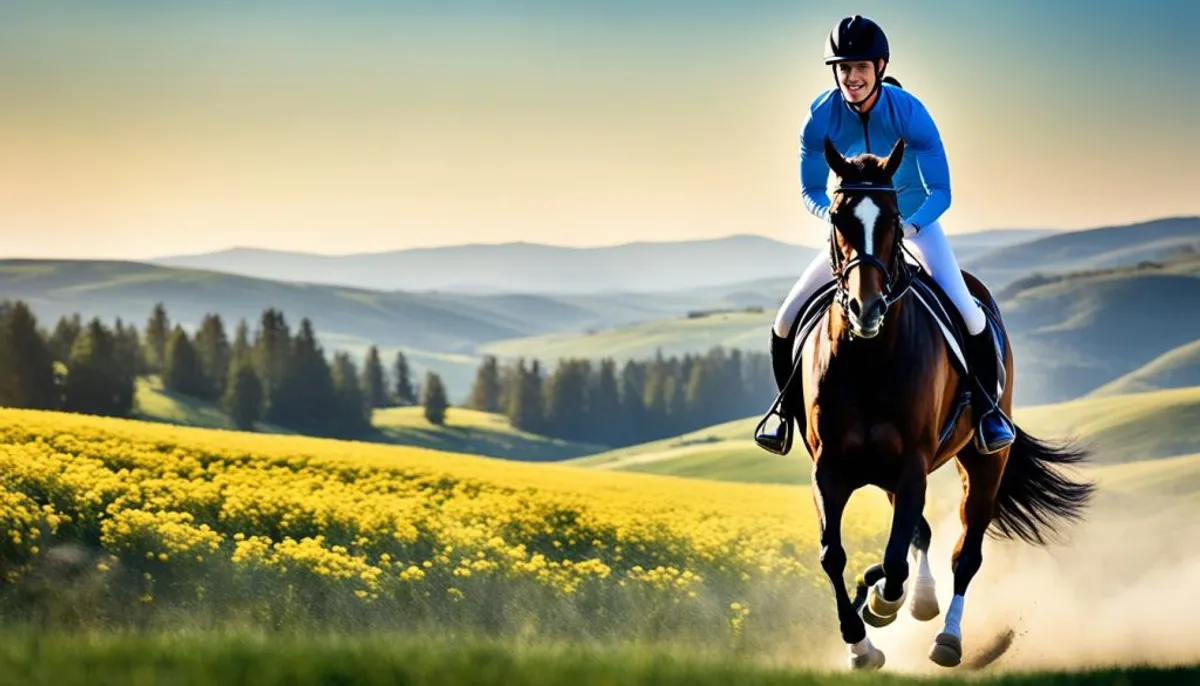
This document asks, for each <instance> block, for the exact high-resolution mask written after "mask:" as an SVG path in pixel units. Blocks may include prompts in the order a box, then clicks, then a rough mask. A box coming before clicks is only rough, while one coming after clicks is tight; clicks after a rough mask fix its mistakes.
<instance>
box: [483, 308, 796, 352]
mask: <svg viewBox="0 0 1200 686" xmlns="http://www.w3.org/2000/svg"><path fill="white" fill-rule="evenodd" d="M773 317H774V313H773V312H744V311H742V312H727V313H720V314H711V315H708V316H704V317H697V318H688V317H685V316H681V317H675V318H670V319H654V320H651V321H645V322H640V323H637V324H630V325H627V326H620V327H616V328H612V329H606V330H603V331H597V332H595V333H558V334H548V335H543V336H531V337H527V338H518V339H514V340H507V341H497V342H495V343H488V344H486V345H484V346H482V348H481V350H482V351H483V352H484V353H488V354H492V355H496V356H498V357H508V358H514V357H519V356H522V355H523V356H525V357H536V358H538V359H541V360H545V361H553V360H557V359H559V358H564V357H575V358H589V359H600V358H604V357H611V358H614V359H617V360H624V359H649V358H652V357H654V355H655V354H656V353H657V352H658V351H659V350H661V351H662V353H663V355H666V356H668V357H670V356H671V355H683V354H686V353H704V352H707V351H708V350H709V349H711V348H712V347H714V346H722V347H724V348H726V349H731V348H741V349H746V350H756V351H765V350H766V345H767V337H766V336H767V334H766V332H767V330H768V328H769V327H770V325H771V320H772V318H773Z"/></svg>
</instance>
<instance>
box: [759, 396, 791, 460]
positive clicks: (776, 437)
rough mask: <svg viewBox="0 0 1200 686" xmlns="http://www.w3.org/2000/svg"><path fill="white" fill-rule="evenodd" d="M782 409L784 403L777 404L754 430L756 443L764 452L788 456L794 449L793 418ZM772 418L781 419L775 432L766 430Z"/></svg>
mask: <svg viewBox="0 0 1200 686" xmlns="http://www.w3.org/2000/svg"><path fill="white" fill-rule="evenodd" d="M782 407H783V403H782V402H780V403H776V404H775V405H774V406H773V407H771V409H770V410H769V411H768V412H767V414H766V415H765V416H764V417H763V418H762V420H761V421H759V422H758V426H757V427H755V429H754V442H755V443H757V444H758V446H759V447H760V448H762V449H763V450H766V451H767V452H770V453H775V454H776V455H787V454H788V451H790V450H791V449H792V434H793V432H792V418H791V417H790V416H789V415H786V414H784V413H783V409H782ZM771 417H778V418H779V423H778V425H777V426H776V427H775V429H774V431H768V430H767V428H766V426H767V422H768V421H770V419H771Z"/></svg>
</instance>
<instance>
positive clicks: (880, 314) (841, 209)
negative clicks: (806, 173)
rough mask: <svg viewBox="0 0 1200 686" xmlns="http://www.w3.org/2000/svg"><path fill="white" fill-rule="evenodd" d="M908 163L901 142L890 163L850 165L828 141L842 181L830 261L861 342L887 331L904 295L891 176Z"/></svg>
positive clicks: (857, 159) (870, 159)
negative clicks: (885, 325) (890, 315)
mask: <svg viewBox="0 0 1200 686" xmlns="http://www.w3.org/2000/svg"><path fill="white" fill-rule="evenodd" d="M903 157H904V141H903V140H897V141H896V145H895V146H893V147H892V151H891V152H890V153H889V154H888V156H887V157H879V156H878V155H871V154H862V155H856V156H854V157H851V158H849V159H847V158H845V157H843V156H842V154H841V153H839V152H838V150H837V148H835V147H834V145H833V142H832V141H830V140H829V139H828V138H826V139H825V159H826V161H827V162H828V163H829V168H830V169H831V170H832V171H833V173H834V174H835V175H836V176H837V177H838V187H837V188H835V189H834V190H833V195H834V197H833V202H832V204H831V205H830V208H829V221H830V224H831V225H832V234H831V235H830V237H829V246H830V247H829V259H830V264H831V266H832V268H833V274H834V277H835V278H836V279H837V282H838V284H837V285H838V303H839V304H840V305H841V309H842V313H843V316H844V317H845V318H846V320H847V323H848V324H849V325H850V332H851V333H852V334H853V335H855V336H857V337H859V338H873V337H874V336H876V335H878V334H879V330H880V329H881V328H882V327H883V320H884V316H885V315H886V314H887V311H888V306H889V305H890V304H891V303H892V302H894V301H895V300H896V299H897V298H899V297H900V295H901V294H902V293H903V292H904V289H905V287H906V286H905V283H904V282H905V281H906V276H907V265H906V264H905V262H904V259H903V251H902V250H901V248H900V239H901V238H902V237H903V235H904V234H903V231H902V230H901V227H900V220H901V217H900V207H899V205H898V203H897V199H896V189H895V188H894V187H893V186H892V176H893V175H894V174H895V173H896V170H897V169H899V168H900V161H901V159H903Z"/></svg>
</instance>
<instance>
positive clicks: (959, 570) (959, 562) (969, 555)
mask: <svg viewBox="0 0 1200 686" xmlns="http://www.w3.org/2000/svg"><path fill="white" fill-rule="evenodd" d="M1008 453H1009V449H1008V448H1005V449H1003V450H1000V451H999V452H996V453H994V454H991V455H984V454H982V453H980V452H979V451H978V450H977V449H976V448H975V446H974V445H968V446H967V447H966V448H964V449H963V450H962V452H960V453H959V454H958V461H959V462H958V463H959V469H960V471H961V473H962V474H963V478H964V480H965V484H964V486H965V489H966V498H964V499H963V503H962V506H961V507H960V508H959V517H960V519H961V520H962V524H963V530H962V533H961V534H960V535H959V538H958V543H957V545H955V547H954V553H953V555H952V557H951V568H952V569H953V570H954V597H953V598H952V599H951V601H950V607H949V608H947V610H946V619H945V624H944V625H943V627H942V631H941V633H939V634H938V635H937V637H935V638H934V641H933V645H932V646H931V647H930V649H929V659H930V660H932V661H933V662H934V663H936V664H939V665H941V666H943V667H955V666H957V665H958V664H959V663H960V662H961V661H962V652H963V651H962V616H963V606H964V603H965V602H966V595H967V587H968V586H969V585H970V584H971V579H973V578H974V577H975V573H976V572H978V571H979V568H980V567H981V566H982V565H983V539H984V536H985V535H986V533H987V529H988V526H990V525H991V523H992V511H993V507H994V504H995V502H996V494H997V492H998V491H999V489H1000V476H1001V474H1002V473H1003V471H1004V464H1005V462H1006V461H1007V460H1008Z"/></svg>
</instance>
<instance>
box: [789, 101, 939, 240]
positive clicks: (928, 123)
mask: <svg viewBox="0 0 1200 686" xmlns="http://www.w3.org/2000/svg"><path fill="white" fill-rule="evenodd" d="M826 136H828V137H829V138H830V140H832V141H833V144H834V146H835V147H836V148H837V149H838V151H839V152H841V153H842V155H844V156H846V157H851V156H854V155H857V154H859V153H863V152H870V153H873V154H876V155H880V156H886V155H887V154H888V152H889V151H891V149H892V146H893V145H894V144H895V143H896V140H897V139H898V138H903V139H904V146H905V150H904V159H903V161H902V162H901V163H900V168H899V169H898V170H897V171H896V174H895V176H894V177H892V184H893V185H894V186H896V187H897V188H901V190H900V192H899V194H898V196H897V200H898V201H899V204H900V213H901V215H902V216H903V217H904V218H905V219H906V220H908V221H909V222H911V223H913V224H915V225H917V226H918V227H921V226H928V225H929V224H931V223H933V222H935V221H937V220H938V218H939V217H941V216H942V214H943V213H944V212H945V211H946V210H947V209H948V208H949V207H950V166H949V164H948V163H947V162H946V150H945V148H944V147H942V137H941V134H940V133H938V128H937V125H936V124H934V123H933V118H932V117H930V116H929V111H928V110H927V109H925V105H923V104H922V103H921V101H920V100H918V99H917V98H916V96H914V95H913V94H912V93H910V92H908V91H906V90H903V89H901V88H897V87H895V86H893V85H891V84H887V83H885V84H882V85H881V87H880V90H879V97H878V99H877V100H876V101H875V104H874V105H873V106H872V107H871V109H870V110H868V111H867V116H866V119H865V120H864V119H863V118H862V117H861V116H860V115H859V114H858V112H855V111H854V110H852V109H850V106H849V105H848V104H846V101H845V100H844V99H843V98H842V93H841V91H840V90H838V89H837V88H831V89H829V90H827V91H825V92H824V93H822V94H821V95H820V96H819V97H818V98H817V99H816V100H814V101H813V103H812V105H811V106H810V108H809V114H808V118H807V120H806V121H805V122H804V129H803V132H802V133H801V135H800V186H801V189H802V191H803V195H804V206H805V207H806V208H808V211H809V212H811V213H812V214H814V215H816V216H817V217H818V218H820V219H821V220H823V221H827V220H828V216H829V204H830V200H829V194H828V192H827V189H826V184H827V183H828V181H829V164H828V163H827V162H826V161H825V137H826Z"/></svg>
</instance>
